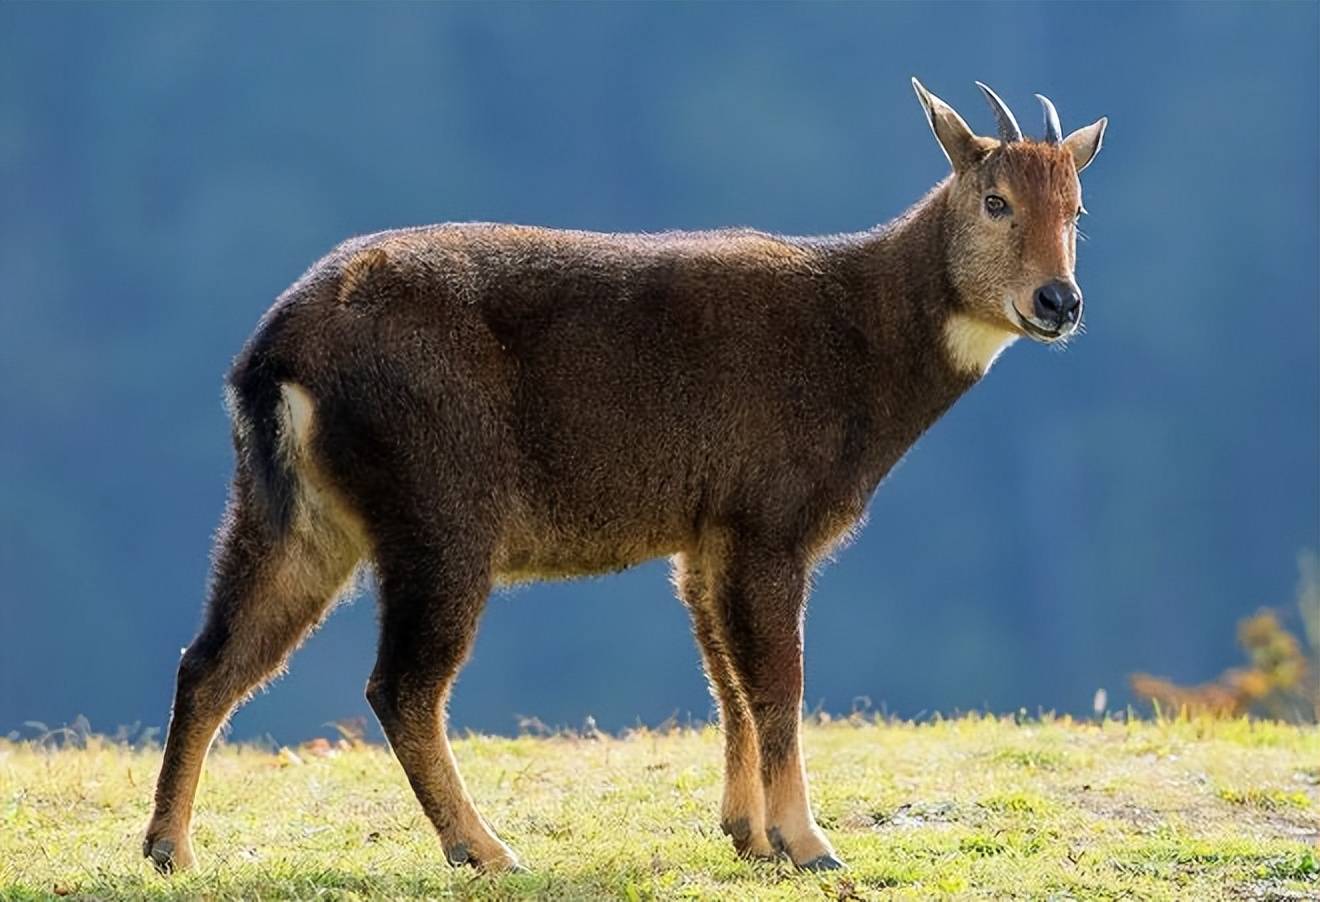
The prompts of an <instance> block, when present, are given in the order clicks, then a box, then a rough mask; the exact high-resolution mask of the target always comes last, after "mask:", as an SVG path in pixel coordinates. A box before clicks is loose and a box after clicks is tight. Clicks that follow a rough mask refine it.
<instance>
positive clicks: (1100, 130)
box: [1063, 116, 1109, 172]
mask: <svg viewBox="0 0 1320 902" xmlns="http://www.w3.org/2000/svg"><path fill="white" fill-rule="evenodd" d="M1108 124H1109V118H1108V117H1107V116H1101V117H1100V118H1099V119H1097V120H1096V121H1095V122H1092V123H1091V124H1090V125H1087V126H1083V127H1082V128H1079V129H1077V131H1075V132H1073V133H1072V134H1071V135H1069V136H1068V137H1066V138H1064V139H1063V146H1064V147H1066V148H1068V151H1069V152H1070V153H1071V154H1072V158H1073V163H1075V164H1076V165H1077V171H1078V172H1081V171H1082V170H1083V169H1085V168H1086V167H1087V166H1090V165H1091V161H1092V160H1094V159H1095V155H1096V154H1098V153H1099V152H1100V145H1101V143H1102V142H1103V141H1104V140H1105V126H1107V125H1108Z"/></svg>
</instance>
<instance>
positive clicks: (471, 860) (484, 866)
mask: <svg viewBox="0 0 1320 902" xmlns="http://www.w3.org/2000/svg"><path fill="white" fill-rule="evenodd" d="M445 860H446V861H448V862H449V863H450V864H451V865H453V866H454V867H456V868H458V867H463V866H464V865H470V866H472V867H474V868H476V869H477V870H479V871H483V872H485V873H488V874H526V873H527V869H526V868H525V867H523V866H522V865H521V864H519V863H518V856H516V855H514V854H513V852H512V851H511V850H510V849H507V848H505V849H499V850H497V851H495V852H493V853H492V854H490V855H478V854H476V853H475V852H473V851H472V848H471V847H470V846H469V845H468V844H467V843H457V844H456V845H454V846H453V847H452V848H448V849H445Z"/></svg>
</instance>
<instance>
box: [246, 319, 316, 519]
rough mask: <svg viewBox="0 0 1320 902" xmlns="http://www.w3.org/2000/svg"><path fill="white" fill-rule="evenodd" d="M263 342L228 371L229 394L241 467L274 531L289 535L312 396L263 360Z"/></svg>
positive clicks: (309, 418) (310, 412)
mask: <svg viewBox="0 0 1320 902" xmlns="http://www.w3.org/2000/svg"><path fill="white" fill-rule="evenodd" d="M262 356H263V355H262V354H261V347H260V342H256V343H254V344H253V345H250V346H249V347H248V348H246V349H245V350H244V352H243V354H242V355H241V356H240V357H239V359H238V360H237V361H236V362H235V364H234V368H233V370H232V371H231V372H230V373H229V378H228V380H227V382H228V385H227V388H226V398H227V401H228V405H229V413H230V418H231V419H232V421H233V424H234V448H235V452H236V453H237V455H238V465H239V466H240V467H243V468H246V470H247V472H248V473H249V474H250V475H251V477H252V481H253V483H254V488H255V489H256V492H255V494H256V495H257V498H258V500H259V501H260V503H262V505H263V506H264V507H265V509H266V514H267V517H268V520H269V523H270V527H271V529H272V530H273V531H274V533H275V535H277V536H283V535H285V534H286V533H287V532H288V530H289V528H290V526H291V524H292V522H293V517H294V511H295V510H296V508H297V505H298V493H299V480H298V474H297V473H296V472H295V471H294V466H293V465H294V456H295V454H296V449H297V447H298V443H299V441H300V439H301V437H305V435H306V431H307V428H308V427H309V425H310V421H311V415H312V407H311V398H310V396H308V394H307V392H306V391H305V390H303V389H302V388H301V387H299V386H298V385H296V384H295V383H293V382H292V381H288V380H286V379H284V378H282V376H283V375H284V374H282V373H281V372H279V370H280V368H279V367H278V366H274V365H272V364H271V362H270V361H268V360H264V359H262Z"/></svg>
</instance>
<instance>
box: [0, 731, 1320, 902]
mask: <svg viewBox="0 0 1320 902" xmlns="http://www.w3.org/2000/svg"><path fill="white" fill-rule="evenodd" d="M804 741H805V744H806V750H807V756H808V763H809V768H810V771H811V774H812V785H813V796H814V804H815V808H816V813H817V817H818V819H819V820H820V822H821V825H822V826H823V827H824V828H825V829H826V830H827V832H828V833H829V834H830V836H831V837H832V839H833V841H834V843H835V845H836V847H837V849H838V851H839V852H840V854H841V855H842V856H843V858H844V859H845V860H846V861H847V862H848V863H849V865H850V869H849V870H848V871H846V872H842V873H834V874H830V875H828V876H823V877H818V876H812V875H804V874H798V873H796V872H794V871H793V869H792V868H791V867H789V866H788V865H787V864H785V863H782V862H781V863H761V862H758V863H750V862H745V861H740V860H738V859H737V858H736V857H735V856H734V854H733V851H732V848H731V846H730V845H729V844H728V842H727V841H726V840H725V838H724V837H723V836H722V835H721V834H720V832H719V827H718V820H719V816H718V812H719V798H720V767H721V764H720V762H721V754H720V740H719V735H718V733H717V731H715V730H714V729H709V728H708V729H702V730H675V731H670V732H665V733H651V732H645V731H642V732H638V733H634V734H632V735H630V736H628V737H625V738H617V739H600V738H597V739H586V738H570V737H556V738H545V739H538V738H530V737H528V738H521V739H499V738H491V737H485V736H470V737H466V738H463V739H461V740H459V741H458V742H457V743H456V750H457V755H458V758H459V761H460V764H461V766H462V767H463V770H464V773H465V776H466V778H467V781H468V785H469V787H470V788H471V790H472V792H473V794H474V795H475V797H476V798H477V800H478V803H479V805H480V807H481V809H482V811H483V813H485V815H486V816H487V817H488V818H489V819H490V820H491V822H492V823H493V824H494V825H495V826H496V829H497V830H498V831H499V832H500V833H501V835H502V836H503V837H504V838H505V839H506V840H507V841H508V842H509V843H510V844H511V845H513V846H514V848H515V849H516V850H518V852H519V853H520V854H521V855H522V857H523V860H524V862H525V863H526V864H527V865H528V867H529V868H530V873H527V874H520V875H513V876H507V877H498V878H497V877H485V876H481V875H479V874H474V873H472V872H470V871H467V870H452V869H450V868H449V867H448V866H446V865H445V863H444V859H443V857H442V855H441V854H440V849H439V846H438V844H437V842H436V840H435V837H434V836H433V834H432V832H431V829H430V827H429V825H428V824H427V823H426V821H425V819H424V818H423V817H422V815H421V813H420V811H419V809H418V807H417V805H416V803H415V801H414V800H413V797H412V793H411V791H410V790H409V788H408V785H407V782H406V780H405V779H404V776H403V774H402V772H401V771H400V769H399V767H398V766H397V764H396V763H395V762H394V760H393V759H392V758H391V756H390V753H389V752H388V751H387V750H386V749H385V748H382V747H375V746H369V747H359V748H347V749H343V750H336V751H335V752H334V753H333V754H332V755H330V756H327V757H319V756H315V755H312V754H308V753H306V752H304V753H302V754H300V755H298V756H297V758H296V759H295V758H293V757H291V756H289V755H277V754H272V753H270V752H268V751H261V750H258V749H255V748H251V747H242V746H224V747H220V748H218V749H217V750H216V751H215V752H214V753H213V754H212V756H211V759H210V762H209V765H208V769H207V773H206V777H205V779H204V781H203V785H202V790H201V793H200V797H199V800H198V814H197V818H196V823H195V826H194V831H195V832H194V841H195V846H196V849H197V853H198V857H199V859H200V866H199V868H198V869H197V870H196V871H194V872H192V873H188V874H184V875H178V876H175V877H172V878H165V877H160V876H158V875H156V874H155V873H154V872H153V871H152V870H151V868H150V867H149V866H148V864H147V863H146V862H145V861H143V860H142V859H141V858H140V855H139V847H140V842H141V831H142V830H143V828H144V826H145V825H146V821H147V816H148V800H149V798H150V795H151V790H152V783H153V780H154V777H155V772H156V768H157V767H158V764H159V751H158V750H145V751H135V750H132V749H129V748H126V747H124V746H122V745H118V744H115V743H111V742H107V741H100V740H95V739H93V740H91V741H90V742H89V743H88V747H87V748H85V749H65V750H55V749H50V748H46V747H42V746H40V745H37V744H33V743H6V742H2V741H0V897H4V898H18V899H26V898H43V897H47V896H50V895H52V894H55V893H59V894H62V895H66V896H71V897H81V898H113V899H121V898H150V899H164V898H180V899H195V898H199V897H203V898H209V899H257V898H290V897H294V898H331V899H343V898H349V899H351V898H364V897H376V896H384V897H392V898H398V897H417V896H421V897H430V898H479V899H509V898H553V899H560V898H573V899H578V898H581V899H589V898H611V899H615V898H617V899H630V900H641V899H653V898H658V899H686V898H695V899H739V900H741V899H786V900H787V899H804V898H806V899H811V898H817V899H834V900H847V899H870V898H890V897H897V898H922V899H925V898H931V897H940V896H954V897H969V896H971V897H976V896H981V897H993V898H1006V897H1020V898H1041V899H1043V898H1059V899H1066V898H1077V899H1104V898H1120V897H1128V898H1138V899H1217V898H1316V897H1318V896H1320V852H1318V850H1317V845H1316V844H1317V840H1318V839H1320V785H1317V784H1320V771H1318V770H1317V763H1318V762H1320V731H1317V730H1316V729H1315V728H1303V727H1290V726H1282V725H1277V724H1267V723H1250V722H1247V721H1227V722H1225V721H1209V720H1207V721H1186V720H1183V721H1172V722H1156V723H1119V722H1114V721H1110V722H1107V723H1105V724H1103V726H1101V725H1096V724H1080V723H1075V722H1071V721H1068V720H1066V719H1046V720H1044V721H1038V722H1030V723H1026V724H1016V723H1015V722H1014V721H1013V720H1010V719H993V718H987V717H966V718H960V719H956V720H937V721H935V722H932V723H923V724H909V723H897V724H874V723H860V722H854V723H846V722H838V723H833V724H816V725H812V726H809V727H807V729H806V730H805V734H804ZM298 762H301V763H298Z"/></svg>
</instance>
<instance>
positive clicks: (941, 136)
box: [912, 78, 996, 172]
mask: <svg viewBox="0 0 1320 902" xmlns="http://www.w3.org/2000/svg"><path fill="white" fill-rule="evenodd" d="M912 88H913V90H915V91H916V92H917V99H918V100H919V101H921V108H922V109H923V110H925V111H926V121H927V122H929V123H930V130H931V131H932V132H934V133H935V140H936V141H938V142H940V148H941V149H942V150H943V151H944V155H945V156H946V157H948V158H949V163H950V164H951V165H952V166H953V171H954V172H962V171H964V170H966V169H968V168H970V167H971V166H972V165H974V164H975V163H976V162H977V161H979V160H980V159H981V158H982V157H984V156H985V155H986V153H987V152H989V151H990V149H991V148H993V147H994V146H995V143H996V142H994V141H993V140H991V139H989V138H981V137H979V136H977V134H976V133H975V132H973V131H972V130H971V129H970V128H968V127H967V123H966V122H964V121H963V118H962V117H961V116H959V115H958V113H957V112H956V111H955V110H954V109H953V107H951V106H949V105H948V104H947V103H945V102H944V101H943V100H940V99H939V98H938V97H936V96H935V95H934V94H932V93H930V91H927V90H926V87H925V85H923V84H922V83H921V82H919V81H917V80H916V79H915V78H914V79H912Z"/></svg>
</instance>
